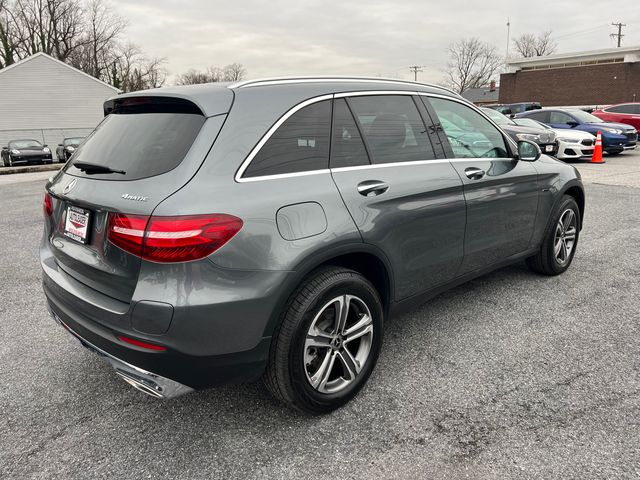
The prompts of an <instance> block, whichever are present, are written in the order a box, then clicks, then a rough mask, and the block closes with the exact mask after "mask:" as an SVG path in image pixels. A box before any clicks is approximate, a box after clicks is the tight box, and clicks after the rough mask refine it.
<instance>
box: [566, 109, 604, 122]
mask: <svg viewBox="0 0 640 480" xmlns="http://www.w3.org/2000/svg"><path fill="white" fill-rule="evenodd" d="M569 113H571V115H573V116H574V117H575V118H576V120H578V121H579V122H580V123H602V119H600V118H598V117H596V116H595V115H591V114H590V113H587V112H585V111H583V110H571V111H570V112H569Z"/></svg>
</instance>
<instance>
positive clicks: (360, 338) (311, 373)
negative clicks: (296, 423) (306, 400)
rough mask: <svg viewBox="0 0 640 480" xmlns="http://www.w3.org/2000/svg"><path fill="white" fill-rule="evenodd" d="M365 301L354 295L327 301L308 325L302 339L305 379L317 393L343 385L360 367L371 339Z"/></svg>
mask: <svg viewBox="0 0 640 480" xmlns="http://www.w3.org/2000/svg"><path fill="white" fill-rule="evenodd" d="M373 333H374V332H373V319H372V317H371V311H370V310H369V307H367V304H366V303H365V302H364V301H363V300H362V299H360V298H358V297H356V296H354V295H341V296H339V297H336V298H334V299H333V300H331V301H329V302H327V303H326V304H325V305H324V306H323V307H322V308H321V309H320V312H319V313H318V314H317V315H316V316H315V318H314V319H313V322H311V325H310V326H309V330H308V332H307V336H306V338H305V343H304V366H305V372H306V375H307V380H308V381H309V383H310V384H311V386H312V387H313V388H314V389H316V390H317V391H318V392H320V393H327V394H330V393H336V392H339V391H341V390H343V389H345V388H347V387H348V386H349V385H350V384H351V383H353V381H354V380H355V379H356V378H357V377H358V374H359V373H360V372H361V371H362V368H363V367H364V365H365V363H366V361H367V359H368V358H369V354H370V353H371V345H372V340H373Z"/></svg>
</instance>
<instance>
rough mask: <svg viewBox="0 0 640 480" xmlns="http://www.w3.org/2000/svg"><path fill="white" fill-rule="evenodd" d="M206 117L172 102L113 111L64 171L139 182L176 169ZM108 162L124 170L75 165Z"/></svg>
mask: <svg viewBox="0 0 640 480" xmlns="http://www.w3.org/2000/svg"><path fill="white" fill-rule="evenodd" d="M204 122H205V117H204V116H203V115H202V114H200V113H195V111H194V110H193V109H181V108H180V109H176V108H175V105H172V106H170V108H163V106H162V105H158V104H153V105H152V106H151V105H137V104H135V105H125V106H122V107H120V108H117V107H116V108H115V109H112V110H111V113H110V114H109V115H108V116H107V117H106V118H105V119H104V120H103V121H102V123H100V125H98V127H97V128H96V129H95V130H94V132H93V133H92V134H91V135H89V137H87V140H86V141H85V142H84V143H83V144H82V146H81V147H80V148H78V149H77V150H76V151H75V153H74V155H73V157H72V161H71V163H70V164H69V165H68V166H67V167H66V170H65V171H66V172H67V173H69V174H71V175H76V176H81V177H89V178H98V179H104V180H137V179H141V178H147V177H153V176H155V175H160V174H163V173H166V172H168V171H169V170H172V169H174V168H175V167H177V166H178V165H179V164H180V163H181V162H182V160H183V159H184V157H185V155H186V154H187V152H188V151H189V148H191V145H192V144H193V141H194V140H195V138H196V137H197V135H198V133H199V132H200V129H201V128H202V125H203V124H204ZM75 163H78V164H79V165H80V164H82V163H90V164H98V165H104V166H107V167H109V168H111V169H113V170H117V171H119V172H124V173H102V172H98V173H96V171H95V170H93V171H91V170H86V169H85V170H84V171H83V170H81V169H80V168H77V167H75V166H74V164H75Z"/></svg>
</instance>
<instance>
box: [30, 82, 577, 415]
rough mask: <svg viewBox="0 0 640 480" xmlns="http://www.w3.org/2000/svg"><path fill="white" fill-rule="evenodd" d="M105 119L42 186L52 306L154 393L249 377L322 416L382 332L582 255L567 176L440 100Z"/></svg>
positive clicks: (114, 107) (334, 91) (307, 103)
mask: <svg viewBox="0 0 640 480" xmlns="http://www.w3.org/2000/svg"><path fill="white" fill-rule="evenodd" d="M105 112H107V113H108V116H107V117H106V118H105V120H104V121H103V122H102V123H101V124H100V125H99V126H98V127H97V129H96V130H95V132H94V133H93V134H92V135H91V136H90V137H88V138H87V140H86V141H85V142H84V143H83V144H82V145H81V146H80V147H79V148H78V149H77V150H76V152H75V153H74V155H73V157H72V158H71V159H70V160H69V162H67V164H66V165H65V166H64V167H63V169H62V171H61V172H59V173H58V174H57V175H56V176H55V177H54V178H53V179H52V180H51V181H50V182H48V183H47V185H46V191H45V195H44V216H45V221H44V224H45V225H44V235H43V239H42V244H41V248H40V260H41V265H42V269H43V286H44V292H45V294H46V298H47V302H48V306H49V309H50V311H51V313H52V315H53V317H54V318H55V319H56V320H57V321H58V322H60V323H61V324H62V325H63V326H64V327H65V328H66V329H67V330H68V332H69V333H71V334H72V335H73V336H75V337H77V338H78V339H79V340H80V341H81V342H82V344H83V345H85V346H87V347H89V348H90V349H91V350H92V351H94V352H98V353H99V354H100V355H101V356H102V357H103V358H105V359H106V360H107V361H109V362H110V363H111V365H112V366H113V367H114V368H115V369H116V372H117V373H118V374H119V375H120V376H121V377H122V378H124V379H125V380H126V381H127V382H128V383H130V384H131V385H133V386H134V387H136V388H138V389H140V390H142V391H144V392H146V393H148V394H150V395H153V396H156V397H173V396H176V395H179V394H181V393H185V392H188V391H190V390H192V389H202V388H207V387H211V386H213V385H216V384H219V383H223V382H238V381H250V380H256V379H258V378H261V377H262V378H263V379H264V381H265V383H266V385H267V386H268V388H269V389H270V390H271V392H273V394H274V395H275V396H276V397H277V398H279V399H281V400H282V401H284V402H286V403H287V404H288V405H291V406H293V407H295V408H298V409H300V410H303V411H307V412H313V413H320V412H328V411H330V410H333V409H335V408H337V407H339V406H340V405H343V404H344V403H346V402H347V401H348V400H349V399H351V398H352V397H353V396H355V395H356V393H357V392H358V391H359V390H360V389H361V387H362V386H363V384H364V383H365V382H366V380H367V378H368V377H369V375H370V373H371V371H372V369H373V368H374V365H375V363H376V360H377V357H378V353H379V352H380V348H381V346H382V338H383V330H384V328H383V327H384V323H385V321H386V320H387V319H388V318H389V317H391V316H393V315H395V314H397V313H398V312H400V311H402V310H405V309H407V308H412V307H413V306H415V305H418V304H420V303H423V302H424V301H426V300H427V299H428V298H430V297H432V296H434V295H436V294H438V293H439V292H442V291H444V290H446V289H447V288H450V287H452V286H454V285H459V284H461V283H463V282H465V281H467V280H469V279H472V278H474V277H477V276H479V275H482V274H485V273H487V272H489V271H492V270H494V269H496V268H499V267H501V266H504V265H507V264H511V263H513V262H516V261H519V260H521V259H527V262H528V264H529V266H530V267H531V268H532V269H533V270H534V271H536V272H540V273H543V274H546V275H557V274H561V273H562V272H564V271H565V270H566V269H567V268H568V267H569V265H570V264H571V261H572V258H573V256H574V253H575V251H576V247H577V244H578V238H579V234H580V229H581V228H582V220H581V219H582V218H583V213H584V202H585V200H584V191H583V186H582V182H581V180H580V175H579V174H578V172H577V171H576V169H575V168H573V167H572V166H569V165H566V164H563V163H562V162H559V161H558V160H556V159H554V158H552V157H549V156H546V155H543V154H541V152H540V149H539V147H538V145H537V144H535V143H532V142H528V141H522V142H519V143H518V144H516V143H515V142H513V141H512V139H511V138H510V137H509V136H508V135H507V134H505V133H504V132H503V131H502V130H501V129H500V128H499V127H498V126H496V125H495V123H493V122H492V121H490V120H489V119H488V118H487V117H486V116H485V115H484V114H482V113H481V112H480V111H479V110H478V109H477V108H475V107H474V106H473V105H472V104H470V103H469V102H467V101H466V100H464V99H463V98H462V97H460V96H459V95H457V94H454V93H453V92H451V91H449V90H446V89H444V88H442V87H436V86H425V85H422V84H417V83H413V82H403V81H385V80H381V79H375V78H371V79H356V78H347V79H338V78H333V79H309V78H304V79H296V78H289V79H285V80H273V79H271V80H268V81H259V80H256V81H247V82H238V83H234V84H230V85H228V86H225V85H215V84H209V85H198V86H189V87H171V88H162V89H156V90H149V91H142V92H135V93H128V94H124V95H120V96H117V97H114V98H113V99H111V100H109V101H108V102H107V104H106V105H105ZM451 125H453V128H452V127H450V126H451ZM460 132H466V133H467V134H468V135H469V136H468V137H465V138H464V139H462V140H461V139H460V138H459V135H460ZM467 139H472V140H471V141H468V140H467ZM425 342H429V339H428V338H425ZM49 348H54V347H53V346H50V347H49ZM76 361H78V362H80V361H79V360H77V359H76ZM79 368H84V369H86V368H89V366H88V365H87V364H84V365H82V366H79ZM84 375H88V373H86V372H85V373H84ZM68 387H69V385H68V384H66V385H65V386H64V388H68Z"/></svg>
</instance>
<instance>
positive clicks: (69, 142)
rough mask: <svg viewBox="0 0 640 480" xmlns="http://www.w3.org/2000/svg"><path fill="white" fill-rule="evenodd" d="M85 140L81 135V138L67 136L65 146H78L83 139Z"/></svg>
mask: <svg viewBox="0 0 640 480" xmlns="http://www.w3.org/2000/svg"><path fill="white" fill-rule="evenodd" d="M83 140H84V138H82V137H80V138H65V139H64V146H65V147H77V146H78V145H80V144H81V143H82V141H83Z"/></svg>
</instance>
